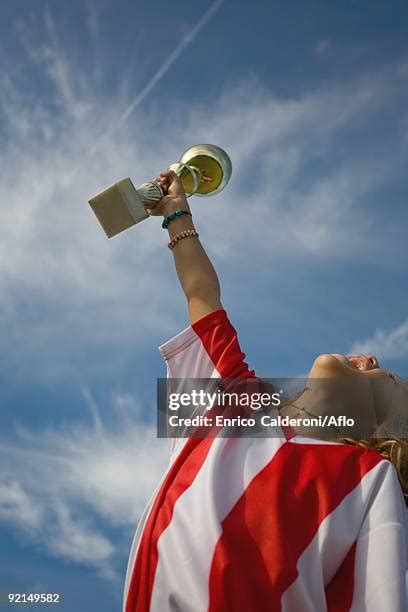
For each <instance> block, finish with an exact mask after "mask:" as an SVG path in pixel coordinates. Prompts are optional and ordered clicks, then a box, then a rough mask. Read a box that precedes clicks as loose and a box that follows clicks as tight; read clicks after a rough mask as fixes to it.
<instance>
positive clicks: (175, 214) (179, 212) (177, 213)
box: [162, 210, 191, 229]
mask: <svg viewBox="0 0 408 612" xmlns="http://www.w3.org/2000/svg"><path fill="white" fill-rule="evenodd" d="M181 215H191V212H189V211H188V210H175V211H174V212H172V213H170V214H169V215H167V217H165V218H164V219H163V223H162V228H163V229H167V228H168V226H169V223H170V221H173V219H175V218H176V217H181Z"/></svg>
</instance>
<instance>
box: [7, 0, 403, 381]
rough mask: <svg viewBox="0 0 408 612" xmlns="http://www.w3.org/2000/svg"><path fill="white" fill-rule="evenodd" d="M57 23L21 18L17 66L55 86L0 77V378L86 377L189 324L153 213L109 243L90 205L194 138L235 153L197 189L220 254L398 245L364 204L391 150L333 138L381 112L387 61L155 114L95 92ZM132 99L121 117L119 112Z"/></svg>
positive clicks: (295, 254) (259, 255)
mask: <svg viewBox="0 0 408 612" xmlns="http://www.w3.org/2000/svg"><path fill="white" fill-rule="evenodd" d="M218 4H219V3H217V2H216V3H214V7H217V6H218ZM61 27H62V26H61V24H60V23H58V22H56V21H55V19H54V17H53V15H52V13H51V12H49V13H47V14H46V18H45V27H44V28H43V32H44V31H45V32H46V35H45V36H44V34H43V36H44V40H42V41H39V40H38V38H37V33H36V32H37V31H36V21H35V18H34V17H33V18H31V21H28V22H24V23H20V31H21V32H23V33H24V41H25V43H24V44H25V45H26V48H27V52H28V55H27V58H28V59H27V61H28V62H31V63H29V64H28V65H29V66H30V69H31V70H32V71H33V72H35V73H36V74H37V73H38V75H39V76H41V78H42V79H43V80H44V79H47V80H48V85H49V86H50V87H53V91H54V95H53V96H49V95H48V96H47V97H46V98H42V97H41V96H40V95H38V93H37V92H35V91H27V89H26V87H25V82H24V80H20V79H19V76H18V73H17V76H16V74H15V71H14V67H13V68H10V71H9V72H7V71H4V72H3V74H2V77H1V79H0V117H1V120H2V124H3V126H4V129H5V131H6V133H8V135H9V139H8V140H6V141H5V142H6V144H5V145H4V146H3V147H2V148H1V150H0V164H1V167H2V174H3V177H4V178H3V180H2V182H1V184H0V202H1V205H0V315H1V316H0V333H1V334H2V337H3V340H4V344H5V345H7V355H4V357H3V358H1V361H0V370H1V371H2V372H3V373H4V374H5V375H7V376H15V375H16V373H17V375H20V376H23V377H24V378H25V379H27V377H28V378H34V379H36V380H38V379H47V380H49V379H60V380H61V379H63V378H66V377H68V376H70V375H75V374H78V372H80V371H81V367H82V365H83V363H84V360H86V363H87V372H88V373H89V374H91V373H92V372H94V373H95V372H96V373H97V374H99V375H100V374H101V372H103V368H107V367H115V364H117V363H118V362H119V361H120V359H122V358H123V356H124V355H126V351H130V350H133V347H138V351H139V352H141V350H142V347H146V343H147V342H148V343H149V347H150V346H151V339H150V338H152V337H153V336H154V337H161V339H163V340H164V339H166V336H167V335H168V331H167V330H168V329H169V328H170V329H175V328H176V326H178V325H180V324H182V321H184V322H185V319H182V315H183V314H184V312H181V311H180V308H179V304H180V301H179V299H181V298H180V295H181V294H180V292H179V289H178V287H177V282H176V276H175V274H174V271H173V269H172V261H171V258H170V256H169V253H168V251H167V249H166V248H165V246H166V237H165V236H164V232H162V230H161V229H160V227H159V223H158V222H157V220H152V219H150V220H147V221H145V222H143V224H141V225H140V226H137V227H135V228H133V229H131V230H129V231H127V232H125V233H123V234H121V235H119V236H117V237H115V238H114V239H112V240H110V241H108V240H107V239H106V238H105V236H104V234H103V231H102V229H101V228H100V227H99V225H98V223H97V220H96V218H95V217H94V215H93V213H92V211H91V209H90V207H89V206H88V204H87V200H88V198H89V197H90V196H91V195H93V194H94V193H96V192H97V191H99V190H101V189H103V188H104V187H106V186H108V185H109V184H111V183H113V182H114V181H116V180H118V179H120V178H123V177H125V176H131V177H132V178H133V180H134V182H135V183H136V184H137V183H139V182H143V181H144V180H146V179H149V178H150V177H152V176H154V175H155V174H156V173H157V171H158V170H159V169H161V168H163V167H165V166H166V165H167V164H168V163H169V162H171V161H174V160H176V159H177V158H178V157H179V155H180V154H181V153H182V151H183V150H184V149H185V148H186V147H187V146H189V145H191V144H194V143H195V142H200V141H201V142H214V143H216V144H219V145H221V146H224V147H225V148H226V149H227V150H228V152H229V154H230V155H231V157H232V160H233V165H234V170H233V178H232V181H231V184H230V185H229V186H228V187H227V189H226V190H225V191H224V192H223V193H222V194H221V195H220V196H217V197H216V198H214V199H208V200H207V201H204V200H203V199H200V200H198V199H196V200H192V207H193V211H194V215H195V217H196V220H197V225H198V226H199V228H200V233H201V236H202V239H203V242H204V244H205V245H208V248H209V250H210V251H211V253H212V254H214V255H216V256H218V257H220V258H223V259H224V260H225V263H226V264H227V265H229V266H231V267H233V266H236V265H237V258H238V259H239V258H240V257H241V259H243V258H244V253H245V259H248V257H247V254H248V253H249V252H250V256H249V257H250V259H251V261H252V262H260V261H262V262H264V261H265V260H268V259H269V260H270V261H272V260H273V259H274V258H275V257H276V256H278V255H279V258H280V270H281V273H282V274H283V275H284V274H285V262H287V261H288V260H290V261H291V262H293V261H299V262H300V261H303V259H304V258H305V257H308V258H313V257H316V256H317V257H319V258H320V259H321V258H325V259H327V260H330V259H333V258H337V259H338V258H341V259H344V260H352V258H353V257H355V255H356V253H358V255H359V257H360V259H363V258H364V256H365V253H368V252H369V247H370V245H373V244H375V245H376V248H378V249H379V248H381V249H382V251H383V258H384V259H386V257H387V249H392V248H393V245H395V244H397V242H398V240H397V238H398V237H397V238H395V237H394V238H392V239H390V234H389V233H388V236H386V237H385V233H384V232H383V226H382V225H381V223H380V221H379V220H378V219H377V217H376V216H375V214H374V213H370V214H368V211H367V210H366V209H364V207H362V205H361V201H362V200H364V198H371V197H374V195H375V190H376V189H377V187H378V186H381V185H382V184H383V182H384V181H385V180H388V179H389V172H390V171H391V170H390V168H392V166H393V164H392V160H391V159H389V160H388V162H389V163H388V165H387V166H385V165H384V163H383V160H382V159H381V160H379V159H377V158H376V157H375V156H373V155H372V154H371V153H369V151H368V148H367V147H369V145H367V146H366V145H365V144H364V143H365V139H363V140H362V141H361V142H359V143H357V144H356V145H355V146H353V150H352V151H349V150H347V148H346V150H345V152H344V151H343V154H342V155H341V156H340V157H339V152H341V151H342V147H343V144H341V143H342V138H344V137H345V136H347V134H352V133H353V132H354V130H355V129H356V128H358V126H359V125H360V124H361V123H363V124H364V122H365V121H367V116H368V115H369V114H370V112H373V109H374V110H375V109H378V108H381V107H384V108H387V104H388V100H389V98H390V97H392V92H395V91H396V90H397V86H398V78H399V77H398V78H397V76H396V71H395V70H390V69H387V70H383V71H381V70H378V72H377V74H376V75H368V76H365V77H364V78H361V79H359V80H358V81H352V82H348V83H342V84H337V85H336V86H331V88H329V89H326V88H325V89H323V88H322V89H318V90H315V91H313V92H306V93H305V94H304V95H303V96H302V97H299V98H297V99H278V98H277V97H275V96H274V95H273V93H271V92H270V91H268V90H266V89H265V88H263V87H262V86H261V85H260V84H259V82H257V80H256V79H243V82H242V83H241V85H234V86H231V85H230V84H229V83H227V84H226V90H225V92H220V95H219V98H218V99H214V100H213V102H212V103H211V104H209V103H208V101H206V102H205V104H204V103H203V104H202V105H201V106H200V105H199V104H194V105H191V104H190V103H188V102H187V101H186V103H185V105H184V106H183V105H182V104H179V103H178V104H177V108H176V107H174V106H173V107H172V102H171V100H169V101H168V116H162V115H158V114H157V113H155V112H153V111H151V110H150V109H148V108H147V110H146V109H145V110H143V108H144V107H143V108H142V107H140V108H139V107H137V105H136V106H135V107H134V106H132V104H133V103H132V99H133V100H135V99H137V98H134V92H133V94H132V96H130V97H124V96H123V95H122V94H120V93H119V94H118V93H117V92H115V93H114V94H112V95H111V96H106V92H105V93H104V95H102V93H101V89H100V83H99V81H98V78H97V77H96V76H95V74H96V72H95V71H94V70H93V69H92V66H91V65H89V66H88V65H87V63H86V62H85V64H86V65H84V66H82V65H79V63H78V61H77V60H76V59H75V55H73V54H70V53H69V49H67V48H65V47H64V44H63V40H64V37H63V36H62V35H61V31H60V30H61ZM93 36H94V37H95V36H97V28H96V27H95V28H94V29H93ZM88 60H89V62H91V60H90V59H89V58H87V61H88ZM100 60H101V58H99V63H100ZM96 61H97V60H96V59H95V62H96ZM125 89H126V88H123V90H125ZM119 91H121V89H120V88H119ZM129 108H132V109H133V112H132V116H131V121H128V122H127V123H121V118H123V116H124V113H126V112H127V111H126V109H129ZM338 141H339V142H340V144H339V145H337V143H338ZM95 143H97V147H96V148H95ZM395 155H398V152H397V146H396V152H395ZM322 167H324V168H325V169H324V170H322V169H321V168H322ZM214 215H216V218H217V222H216V223H214ZM395 227H396V229H395V232H398V227H400V225H399V224H395ZM243 244H246V245H248V248H245V249H242V245H243ZM176 306H177V308H176ZM84 347H85V348H84ZM102 353H103V355H104V357H103V359H102V358H99V359H98V358H96V359H95V358H94V355H101V354H102ZM108 354H109V356H110V359H109V361H108V360H107V359H106V357H105V356H106V355H108ZM90 355H92V357H90Z"/></svg>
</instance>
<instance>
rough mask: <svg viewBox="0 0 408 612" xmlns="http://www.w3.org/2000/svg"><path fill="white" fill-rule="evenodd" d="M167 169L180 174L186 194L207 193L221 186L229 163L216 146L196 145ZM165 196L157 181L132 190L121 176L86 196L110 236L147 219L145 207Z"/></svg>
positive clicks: (225, 154) (224, 182)
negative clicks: (110, 184)
mask: <svg viewBox="0 0 408 612" xmlns="http://www.w3.org/2000/svg"><path fill="white" fill-rule="evenodd" d="M169 170H173V171H174V172H175V173H176V174H177V175H178V176H179V177H180V179H181V181H182V183H183V187H184V190H185V192H186V196H187V197H188V196H191V195H196V196H211V195H215V194H216V193H219V192H220V191H221V190H222V189H224V187H225V185H226V184H227V183H228V181H229V179H230V177H231V172H232V165H231V160H230V158H229V157H228V155H227V153H226V152H225V151H224V150H223V149H221V148H220V147H216V146H215V145H209V144H199V145H195V146H193V147H190V148H189V149H187V151H185V153H183V155H182V156H181V157H180V160H179V161H178V162H176V163H174V164H171V165H170V166H169ZM165 195H166V193H165V192H164V190H163V188H162V187H161V186H160V185H158V184H157V183H153V182H150V183H142V185H139V187H138V188H137V189H136V188H135V187H134V185H133V183H132V181H131V180H130V178H125V179H123V180H121V181H119V182H118V183H115V184H114V185H112V186H111V187H108V189H105V191H102V192H101V193H98V194H97V195H95V196H94V197H92V198H90V200H89V204H90V205H91V207H92V210H93V211H94V213H95V215H96V216H97V218H98V220H99V223H100V224H101V225H102V227H103V229H104V231H105V233H106V235H107V237H108V238H111V237H112V236H115V235H116V234H119V233H120V232H123V230H125V229H127V228H129V227H131V226H132V225H136V223H140V221H143V220H144V219H147V218H148V217H149V214H148V212H147V209H149V208H154V206H156V204H157V203H158V202H160V200H161V199H162V198H163V196H165Z"/></svg>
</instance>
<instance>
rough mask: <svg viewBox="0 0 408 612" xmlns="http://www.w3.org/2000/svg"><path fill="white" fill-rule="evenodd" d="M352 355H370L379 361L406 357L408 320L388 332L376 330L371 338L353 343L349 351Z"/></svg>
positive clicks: (407, 352) (407, 354)
mask: <svg viewBox="0 0 408 612" xmlns="http://www.w3.org/2000/svg"><path fill="white" fill-rule="evenodd" d="M353 353H362V354H370V353H372V354H374V355H376V356H378V357H379V358H380V359H399V358H403V357H408V320H406V321H404V322H403V323H401V325H398V326H397V327H395V328H393V329H390V330H384V329H377V330H376V331H375V332H374V334H373V336H372V337H371V338H367V339H366V340H360V341H357V342H355V343H354V344H353V346H352V347H351V349H350V354H353Z"/></svg>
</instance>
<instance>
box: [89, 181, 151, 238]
mask: <svg viewBox="0 0 408 612" xmlns="http://www.w3.org/2000/svg"><path fill="white" fill-rule="evenodd" d="M89 204H90V205H91V207H92V210H93V211H94V213H95V215H96V216H97V218H98V221H99V223H100V224H101V225H102V228H103V230H104V232H105V234H106V235H107V237H108V238H112V236H116V234H119V233H120V232H123V231H124V230H125V229H128V228H129V227H131V226H132V225H136V223H140V221H143V220H144V219H147V218H148V217H149V215H148V213H147V211H146V208H145V207H144V205H143V202H142V199H141V197H140V195H139V194H138V192H137V191H136V189H135V187H134V185H133V183H132V181H131V180H130V178H126V179H123V180H122V181H119V182H118V183H115V184H114V185H112V186H111V187H108V189H105V191H102V192H101V193H98V194H97V195H96V196H94V197H93V198H90V200H89Z"/></svg>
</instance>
